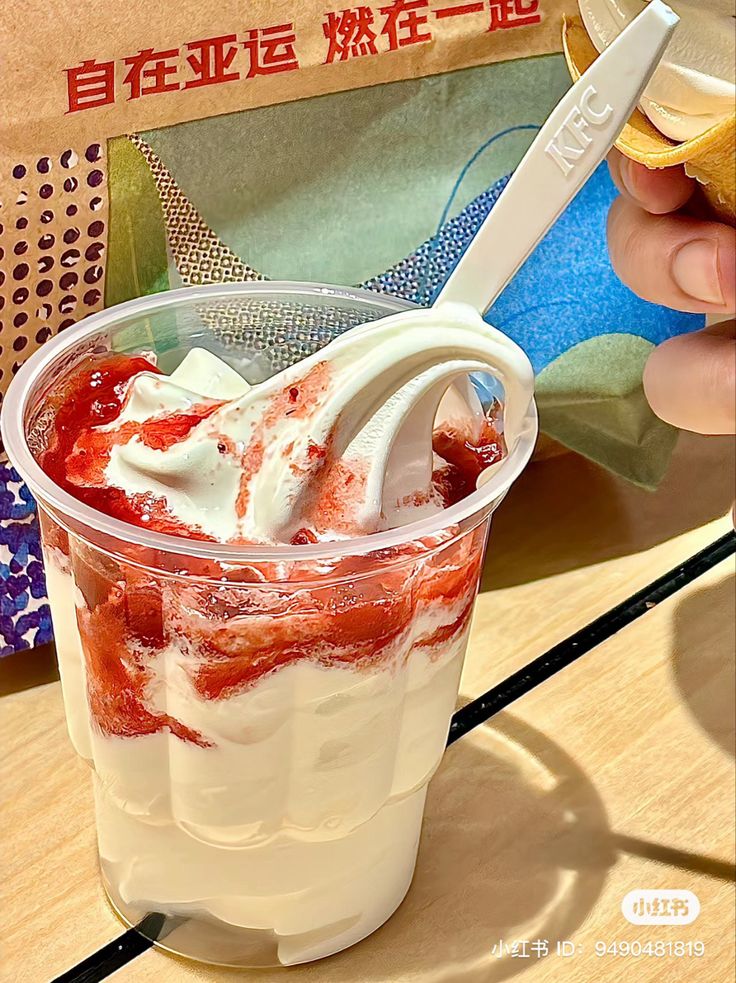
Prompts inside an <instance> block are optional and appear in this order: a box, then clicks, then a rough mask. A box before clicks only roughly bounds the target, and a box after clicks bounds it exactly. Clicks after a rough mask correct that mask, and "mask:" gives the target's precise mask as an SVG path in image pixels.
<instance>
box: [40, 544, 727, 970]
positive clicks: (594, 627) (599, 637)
mask: <svg viewBox="0 0 736 983" xmlns="http://www.w3.org/2000/svg"><path fill="white" fill-rule="evenodd" d="M735 552H736V533H733V532H730V533H727V534H726V535H725V536H722V537H721V538H720V539H718V540H716V542H715V543H712V544H711V545H710V546H708V547H706V549H704V550H702V551H701V552H700V553H696V554H695V556H692V557H690V559H689V560H686V561H685V562H684V563H682V564H680V566H677V567H675V568H674V569H673V570H670V571H669V573H666V574H665V575H664V576H663V577H660V578H659V579H658V580H655V581H654V582H653V583H651V584H649V586H648V587H645V588H644V589H643V590H640V591H639V592H638V593H637V594H633V595H632V596H631V597H630V598H628V600H626V601H623V602H622V603H621V604H619V605H617V606H616V607H615V608H612V609H611V610H610V611H607V612H606V614H603V615H601V617H600V618H597V619H596V620H595V621H593V622H591V623H590V624H589V625H588V626H587V627H585V628H581V630H580V631H577V632H575V634H574V635H570V637H569V638H566V639H565V641H564V642H560V643H559V644H558V645H555V646H554V647H553V648H551V649H550V650H549V651H548V652H546V653H545V654H544V655H542V656H540V657H539V658H538V659H535V660H534V661H533V662H530V663H529V665H527V666H525V667H524V668H523V669H520V670H519V671H518V672H515V673H514V674H513V675H512V676H509V677H508V679H505V680H504V681H503V682H502V683H499V685H498V686H494V687H493V689H490V690H488V692H487V693H484V694H483V696H479V697H478V698H477V699H476V700H472V701H471V702H470V703H468V704H466V705H465V706H464V707H462V709H460V710H458V711H457V713H456V714H455V715H454V716H453V718H452V723H451V725H450V735H449V737H448V739H447V743H448V745H449V744H453V743H454V742H455V741H456V740H458V738H460V737H462V736H463V735H464V734H467V733H468V731H471V730H472V729H473V728H474V727H477V726H478V725H479V724H482V723H485V721H486V720H488V719H489V718H490V717H492V716H493V715H494V714H495V713H498V712H499V711H500V710H503V709H504V708H505V707H507V706H509V704H511V703H513V702H514V700H518V698H519V697H520V696H523V695H524V694H525V693H528V692H529V691H530V690H532V689H534V688H535V687H536V686H538V685H539V684H540V683H542V682H544V680H545V679H549V678H550V676H554V675H555V673H557V672H559V671H560V670H561V669H564V668H565V666H569V665H570V664H571V663H572V662H574V661H575V660H576V659H579V658H580V656H581V655H585V653H586V652H589V651H590V650H591V649H592V648H595V646H596V645H599V644H600V643H601V642H603V641H605V640H606V639H607V638H610V637H611V635H615V633H616V632H617V631H620V630H621V628H624V627H625V626H626V625H628V624H631V622H632V621H635V620H636V619H637V618H639V617H641V615H642V614H646V612H647V611H649V610H651V608H653V607H655V606H656V605H657V604H659V602H660V601H663V600H665V598H667V597H670V596H671V595H672V594H674V593H676V592H677V591H678V590H680V588H681V587H685V586H686V584H689V583H690V582H691V581H692V580H695V579H696V577H700V576H701V575H702V574H704V573H706V572H707V571H708V570H710V569H711V567H714V566H715V565H716V564H717V563H720V562H721V560H725V559H726V558H727V557H729V556H731V554H732V553H735ZM165 922H166V919H165V916H163V915H160V914H157V913H152V914H150V915H146V917H145V918H144V919H143V921H142V922H141V923H140V925H139V926H138V929H140V931H139V930H138V929H135V928H131V929H128V931H127V932H124V933H123V934H122V935H120V936H118V938H117V939H113V940H112V942H108V944H107V945H104V946H103V947H102V948H101V949H98V950H97V952H95V953H93V954H92V955H91V956H88V957H87V958H86V959H84V960H83V961H82V962H80V963H79V964H78V965H77V966H75V967H74V968H73V969H70V970H68V971H67V972H66V973H63V974H62V975H61V976H57V977H56V978H55V979H54V980H52V981H51V983H99V981H100V980H104V979H106V978H107V977H108V976H110V975H111V974H112V973H114V972H115V971H116V970H118V969H120V968H121V967H122V966H124V965H125V964H126V963H129V962H131V961H132V960H133V959H135V958H137V957H138V956H140V955H141V954H142V953H144V952H145V951H146V950H147V949H150V948H151V946H152V945H153V941H152V938H158V937H159V935H160V934H162V929H164V925H165ZM163 934H166V933H165V932H164V933H163Z"/></svg>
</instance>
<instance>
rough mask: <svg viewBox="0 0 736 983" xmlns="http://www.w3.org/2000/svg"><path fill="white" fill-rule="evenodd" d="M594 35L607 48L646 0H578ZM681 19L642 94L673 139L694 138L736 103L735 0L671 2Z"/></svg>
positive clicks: (657, 123)
mask: <svg viewBox="0 0 736 983" xmlns="http://www.w3.org/2000/svg"><path fill="white" fill-rule="evenodd" d="M578 2H579V6H580V13H581V16H582V18H583V23H584V24H585V28H586V30H587V32H588V35H589V37H590V39H591V41H592V42H593V44H594V45H595V47H596V48H597V50H598V51H603V50H604V49H605V48H606V47H607V46H608V45H609V44H610V43H611V42H612V41H613V40H615V38H617V37H618V35H619V34H620V33H621V32H622V31H623V30H624V28H625V27H626V26H627V25H628V24H629V23H630V22H631V21H632V20H633V19H634V18H635V17H636V16H637V15H638V14H639V13H641V11H642V10H643V9H644V7H645V6H646V2H645V0H578ZM670 6H671V7H672V9H673V10H674V11H675V13H676V14H677V15H678V16H679V18H680V23H679V25H678V27H677V30H676V31H675V34H674V37H673V38H672V41H671V42H670V44H669V46H668V47H667V50H666V52H665V54H664V57H663V59H662V61H661V63H660V65H659V67H658V68H657V70H656V71H655V73H654V75H653V77H652V79H651V81H650V82H649V84H648V85H647V87H646V90H645V92H644V94H643V96H642V100H641V107H642V109H643V111H644V112H645V113H646V115H647V116H648V118H649V119H650V120H651V122H652V123H653V124H654V126H656V127H657V129H658V130H659V131H660V132H661V133H663V134H664V135H665V136H667V137H670V138H671V139H672V140H677V141H685V140H691V139H693V138H695V137H698V136H700V135H702V134H703V133H705V132H706V131H707V130H709V129H711V128H712V127H714V126H716V125H718V124H719V123H721V122H722V121H723V120H725V119H728V118H729V117H730V116H732V115H733V113H734V108H735V103H736V21H735V20H734V5H733V3H732V0H671V2H670Z"/></svg>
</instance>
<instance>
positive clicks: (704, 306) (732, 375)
mask: <svg viewBox="0 0 736 983" xmlns="http://www.w3.org/2000/svg"><path fill="white" fill-rule="evenodd" d="M609 167H610V171H611V176H612V178H613V180H614V182H615V184H616V187H617V188H618V190H619V191H620V192H621V197H620V198H617V199H616V201H615V202H614V203H613V205H612V207H611V211H610V213H609V217H608V248H609V253H610V256H611V262H612V264H613V267H614V269H615V271H616V273H617V274H618V276H619V277H620V278H621V279H622V280H623V281H624V283H626V284H627V286H629V287H630V288H631V289H632V290H633V291H634V293H636V294H638V295H639V296H640V297H643V298H644V299H645V300H649V301H652V302H653V303H655V304H663V305H665V306H666V307H672V308H674V309H676V310H680V311H691V312H693V313H700V314H712V315H723V314H729V313H733V312H734V311H736V229H733V228H732V227H731V226H729V225H725V224H723V223H720V222H707V221H703V220H701V219H698V218H693V217H692V216H690V215H687V214H685V213H684V212H682V211H680V209H682V208H683V206H684V205H686V204H687V202H688V201H689V199H690V197H691V196H692V194H693V192H694V190H695V182H694V181H692V180H691V179H690V178H688V177H687V175H686V174H685V172H684V170H683V169H682V168H667V169H663V170H659V171H652V170H649V169H647V168H646V167H644V166H643V165H642V164H637V163H635V162H634V161H631V160H628V159H627V158H625V157H623V156H622V155H621V154H619V153H618V152H617V151H613V153H612V154H611V155H610V157H609ZM644 390H645V392H646V395H647V399H648V400H649V403H650V405H651V407H652V409H653V410H654V412H655V413H656V414H657V415H658V416H659V417H661V418H662V419H663V420H666V421H667V422H668V423H671V424H673V425H674V426H676V427H679V428H681V429H683V430H693V431H696V432H697V433H706V434H733V433H736V322H734V321H723V322H721V323H719V324H715V325H712V326H711V327H708V328H705V329H704V330H702V331H697V332H693V333H692V334H687V335H680V336H678V337H676V338H671V339H670V340H668V341H665V342H664V343H663V344H662V345H659V347H657V348H656V349H655V350H654V352H652V354H651V356H650V357H649V360H648V362H647V364H646V367H645V370H644Z"/></svg>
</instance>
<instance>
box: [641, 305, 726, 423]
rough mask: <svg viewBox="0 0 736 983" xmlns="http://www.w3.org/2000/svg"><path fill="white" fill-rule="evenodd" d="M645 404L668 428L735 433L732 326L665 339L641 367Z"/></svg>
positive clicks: (706, 329) (722, 324)
mask: <svg viewBox="0 0 736 983" xmlns="http://www.w3.org/2000/svg"><path fill="white" fill-rule="evenodd" d="M644 392H645V393H646V396H647V399H648V400H649V404H650V406H651V407H652V409H653V410H654V412H655V413H656V414H657V416H659V417H661V418H662V419H663V420H665V421H666V422H667V423H671V424H673V425H674V426H676V427H679V428H680V429H681V430H694V431H695V432H696V433H707V434H733V433H736V322H734V321H724V322H722V323H721V324H716V325H713V326H712V327H710V328H705V330H703V331H696V332H695V333H693V334H689V335H680V336H679V337H677V338H670V340H669V341H665V342H664V344H662V345H660V346H659V347H658V348H655V349H654V351H653V352H652V354H651V355H650V356H649V360H648V361H647V364H646V366H645V368H644Z"/></svg>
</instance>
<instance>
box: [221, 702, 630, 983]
mask: <svg viewBox="0 0 736 983" xmlns="http://www.w3.org/2000/svg"><path fill="white" fill-rule="evenodd" d="M614 861H615V853H614V852H613V850H612V847H611V839H610V832H609V828H608V822H607V818H606V814H605V810H604V807H603V803H602V802H601V799H600V797H599V796H598V793H597V792H596V790H595V789H594V787H593V785H592V784H591V783H590V781H589V780H588V778H587V777H586V775H585V774H584V773H583V772H582V771H581V770H580V768H579V767H578V765H577V764H576V763H575V762H574V761H573V759H572V758H570V757H569V756H568V755H567V754H565V752H564V751H562V750H561V749H560V748H559V747H557V746H556V745H555V744H553V743H552V742H551V741H550V740H549V739H548V738H547V737H545V736H544V735H542V734H541V733H539V732H538V731H536V730H534V729H533V728H531V727H529V726H528V725H526V724H523V723H521V722H520V721H518V720H516V719H515V718H514V717H512V716H510V715H508V714H501V715H499V717H498V718H496V719H495V720H494V722H493V724H492V725H491V724H487V725H485V726H483V727H480V728H478V729H477V730H476V731H475V732H474V733H473V735H472V736H469V737H466V738H463V740H461V741H458V742H457V744H455V745H453V747H452V748H450V749H449V750H448V752H447V754H446V756H445V758H444V761H443V764H442V767H441V768H440V770H439V772H438V773H437V775H436V777H435V778H434V780H433V782H432V784H431V786H430V791H429V797H428V801H427V814H426V819H425V824H424V832H423V838H422V846H421V849H420V853H419V860H418V864H417V872H416V875H415V878H414V882H413V884H412V887H411V889H410V891H409V894H408V895H407V898H406V900H405V901H404V903H403V904H402V905H401V907H400V908H399V909H398V911H397V912H396V914H395V915H394V916H393V917H392V918H391V919H390V920H389V921H388V922H387V923H386V925H384V926H383V928H381V929H379V930H378V931H377V932H376V933H375V934H374V935H372V936H371V937H369V938H368V939H366V940H364V941H363V942H361V943H360V945H358V946H356V947H354V948H352V949H349V950H346V951H345V952H344V953H340V954H339V955H336V956H333V957H331V958H330V959H326V960H324V961H322V962H320V963H316V964H313V965H311V966H303V967H296V968H294V969H292V970H289V971H288V978H289V980H294V981H296V980H303V981H315V983H316V981H319V983H384V981H385V980H394V979H402V980H417V981H421V983H497V981H501V980H506V979H509V978H511V977H512V976H515V975H517V974H519V973H521V972H522V971H523V970H524V969H526V968H528V967H529V966H530V964H531V963H533V962H535V961H536V957H535V956H534V955H531V957H530V958H516V957H510V956H509V955H508V953H507V954H505V955H496V954H494V945H495V946H496V953H498V952H499V948H498V947H499V946H500V945H501V943H503V944H504V945H505V946H510V945H511V943H513V942H514V941H515V940H519V939H526V940H530V941H531V940H534V939H546V940H547V941H548V943H549V948H550V953H553V952H554V950H555V943H556V941H557V940H558V939H559V940H563V939H568V938H569V937H570V936H571V935H572V934H573V933H574V932H575V930H576V929H577V928H578V926H579V925H580V924H581V923H582V922H583V920H584V919H585V918H586V916H587V915H588V913H589V912H590V910H591V909H592V907H593V905H594V904H595V902H596V900H597V898H598V896H599V894H600V892H601V889H602V886H603V884H604V881H605V879H606V875H607V871H608V868H609V867H610V865H611V864H612V863H613V862H614ZM220 972H222V975H220ZM240 978H242V974H240V975H239V974H237V973H235V972H232V973H231V972H229V971H218V975H217V979H218V980H230V979H232V980H235V979H240ZM258 978H259V980H262V981H264V983H279V981H283V980H284V978H285V977H284V975H283V970H278V971H268V970H266V971H263V970H259V972H258Z"/></svg>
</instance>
